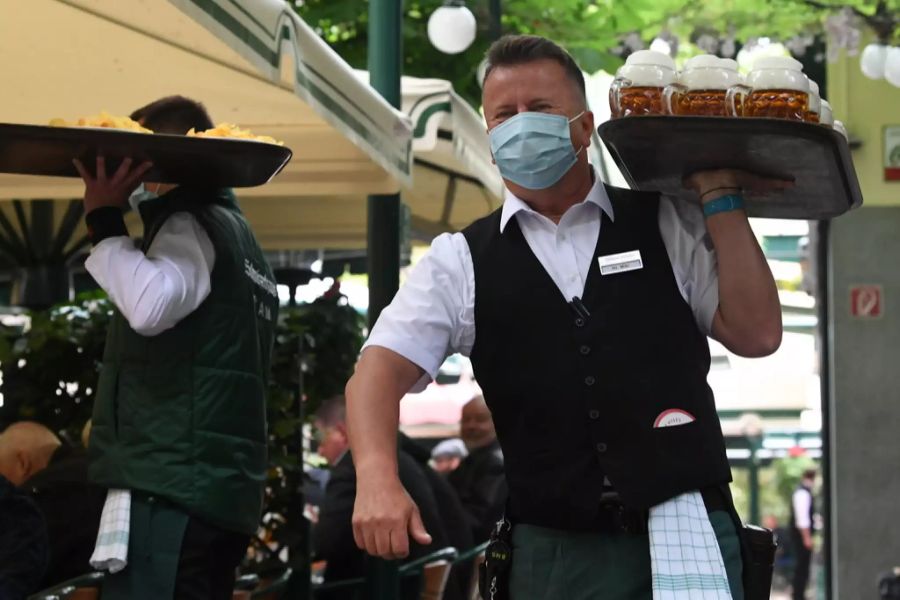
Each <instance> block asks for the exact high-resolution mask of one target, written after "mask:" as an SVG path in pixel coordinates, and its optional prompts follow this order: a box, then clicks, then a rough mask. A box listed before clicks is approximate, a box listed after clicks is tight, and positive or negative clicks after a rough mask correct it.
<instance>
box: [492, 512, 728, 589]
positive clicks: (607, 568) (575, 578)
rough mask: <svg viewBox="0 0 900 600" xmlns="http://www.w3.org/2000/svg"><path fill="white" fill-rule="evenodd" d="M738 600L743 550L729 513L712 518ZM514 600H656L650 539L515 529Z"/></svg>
mask: <svg viewBox="0 0 900 600" xmlns="http://www.w3.org/2000/svg"><path fill="white" fill-rule="evenodd" d="M709 520H710V523H712V526H713V530H714V531H715V533H716V539H717V540H718V542H719V549H720V550H721V552H722V559H723V560H724V562H725V570H726V572H727V573H728V584H729V586H730V587H731V596H732V598H733V599H734V600H743V598H744V591H743V584H742V583H741V573H742V569H743V565H742V562H741V545H740V539H739V538H738V535H737V531H736V530H735V527H734V522H733V521H732V520H731V517H730V516H729V515H728V513H727V512H725V511H714V512H711V513H709ZM510 597H511V599H512V600H551V599H553V600H555V599H557V598H565V599H566V600H652V598H653V591H652V584H651V573H650V542H649V538H648V536H647V534H618V535H606V534H599V533H573V532H570V531H558V530H554V529H545V528H543V527H534V526H532V525H517V526H515V527H513V561H512V573H511V576H510Z"/></svg>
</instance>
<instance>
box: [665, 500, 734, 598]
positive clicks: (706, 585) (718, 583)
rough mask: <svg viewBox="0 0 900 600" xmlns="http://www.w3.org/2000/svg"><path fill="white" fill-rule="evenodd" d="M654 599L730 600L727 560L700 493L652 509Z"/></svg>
mask: <svg viewBox="0 0 900 600" xmlns="http://www.w3.org/2000/svg"><path fill="white" fill-rule="evenodd" d="M649 529H650V563H651V568H652V571H653V600H731V589H730V588H729V587H728V573H727V572H726V571H725V561H723V560H722V551H721V550H720V549H719V542H718V540H716V532H715V531H714V530H713V527H712V524H711V523H710V522H709V515H708V514H707V512H706V506H705V505H704V504H703V496H701V495H700V492H690V493H687V494H682V495H681V496H678V497H676V498H672V499H671V500H669V501H667V502H664V503H662V504H660V505H658V506H654V507H653V508H651V509H650V522H649Z"/></svg>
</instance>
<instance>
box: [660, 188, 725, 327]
mask: <svg viewBox="0 0 900 600" xmlns="http://www.w3.org/2000/svg"><path fill="white" fill-rule="evenodd" d="M659 231H660V234H661V235H662V238H663V243H664V244H665V246H666V250H667V251H668V253H669V261H670V262H671V263H672V271H673V272H674V273H675V280H676V281H677V282H678V285H679V287H680V288H681V295H682V296H683V297H684V299H685V300H686V301H687V303H688V304H689V305H690V307H691V310H692V311H693V313H694V319H695V320H696V322H697V326H698V327H699V328H700V331H702V332H703V333H704V334H705V335H710V334H711V333H712V322H713V317H715V315H716V311H717V310H718V309H719V273H718V270H717V269H718V265H717V262H716V252H715V250H714V248H713V245H712V240H711V239H710V237H709V234H708V233H707V231H706V223H705V222H704V220H703V212H702V211H701V210H700V207H698V206H696V205H693V204H688V203H686V202H682V201H680V200H675V199H672V198H666V197H663V198H662V199H661V200H660V203H659Z"/></svg>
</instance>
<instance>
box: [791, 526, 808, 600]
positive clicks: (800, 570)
mask: <svg viewBox="0 0 900 600" xmlns="http://www.w3.org/2000/svg"><path fill="white" fill-rule="evenodd" d="M793 542H794V556H796V557H797V561H796V562H795V564H794V581H793V584H792V587H791V595H792V598H793V600H803V599H804V597H805V596H806V584H807V583H809V563H810V560H811V559H812V550H808V549H807V548H806V546H805V545H804V544H803V536H801V535H799V534H796V533H795V534H794V535H793Z"/></svg>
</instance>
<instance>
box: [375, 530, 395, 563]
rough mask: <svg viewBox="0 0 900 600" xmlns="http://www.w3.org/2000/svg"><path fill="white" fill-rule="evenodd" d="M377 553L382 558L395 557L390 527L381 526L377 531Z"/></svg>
mask: <svg viewBox="0 0 900 600" xmlns="http://www.w3.org/2000/svg"><path fill="white" fill-rule="evenodd" d="M375 555H376V556H380V557H381V558H387V559H393V558H394V555H393V554H392V553H391V532H390V530H388V529H383V528H379V530H377V531H376V532H375Z"/></svg>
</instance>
